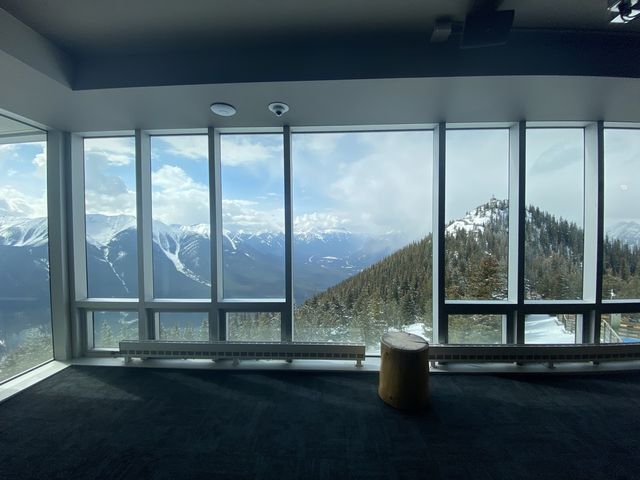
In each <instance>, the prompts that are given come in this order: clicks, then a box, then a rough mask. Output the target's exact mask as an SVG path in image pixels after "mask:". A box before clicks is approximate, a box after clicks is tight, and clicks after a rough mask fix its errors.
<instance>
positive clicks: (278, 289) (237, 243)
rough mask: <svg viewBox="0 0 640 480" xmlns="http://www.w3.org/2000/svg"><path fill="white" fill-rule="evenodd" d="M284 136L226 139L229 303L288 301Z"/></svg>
mask: <svg viewBox="0 0 640 480" xmlns="http://www.w3.org/2000/svg"><path fill="white" fill-rule="evenodd" d="M282 142H283V139H282V135H281V134H254V135H222V136H221V139H220V150H221V168H222V172H221V181H222V224H223V238H222V261H223V279H224V285H223V289H224V298H252V299H260V298H284V296H285V294H284V159H283V145H282Z"/></svg>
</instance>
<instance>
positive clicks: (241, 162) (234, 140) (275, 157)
mask: <svg viewBox="0 0 640 480" xmlns="http://www.w3.org/2000/svg"><path fill="white" fill-rule="evenodd" d="M220 148H221V156H222V164H223V166H225V167H238V166H245V165H255V164H261V163H265V164H272V165H274V166H276V167H279V168H282V145H281V144H273V145H272V144H269V143H268V142H265V141H264V139H263V138H261V137H260V135H224V136H222V140H221V146H220Z"/></svg>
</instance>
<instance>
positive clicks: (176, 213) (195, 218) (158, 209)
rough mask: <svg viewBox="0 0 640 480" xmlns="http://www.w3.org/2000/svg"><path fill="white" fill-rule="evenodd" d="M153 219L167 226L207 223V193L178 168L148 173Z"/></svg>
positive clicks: (206, 190) (201, 185)
mask: <svg viewBox="0 0 640 480" xmlns="http://www.w3.org/2000/svg"><path fill="white" fill-rule="evenodd" d="M151 182H152V185H153V193H152V198H153V205H152V209H153V218H154V219H157V220H160V221H161V222H164V223H167V224H180V225H194V224H199V223H209V190H208V188H207V186H206V185H204V184H202V183H198V182H196V181H195V180H194V179H193V178H191V177H190V176H189V175H187V174H186V173H185V171H184V170H182V169H181V168H180V167H176V166H174V165H164V166H162V167H161V168H159V169H158V170H156V171H155V172H153V173H152V176H151Z"/></svg>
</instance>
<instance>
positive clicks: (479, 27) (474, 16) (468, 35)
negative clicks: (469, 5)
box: [460, 10, 515, 48]
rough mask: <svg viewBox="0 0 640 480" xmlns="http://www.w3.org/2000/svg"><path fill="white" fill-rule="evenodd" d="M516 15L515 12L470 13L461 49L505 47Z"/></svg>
mask: <svg viewBox="0 0 640 480" xmlns="http://www.w3.org/2000/svg"><path fill="white" fill-rule="evenodd" d="M514 13H515V12H514V10H494V11H486V10H485V11H478V12H473V13H469V14H468V15H467V18H466V19H465V22H464V29H463V31H462V40H461V42H460V48H480V47H492V46H497V45H504V44H505V43H507V40H508V38H509V33H510V32H511V26H512V25H513V17H514Z"/></svg>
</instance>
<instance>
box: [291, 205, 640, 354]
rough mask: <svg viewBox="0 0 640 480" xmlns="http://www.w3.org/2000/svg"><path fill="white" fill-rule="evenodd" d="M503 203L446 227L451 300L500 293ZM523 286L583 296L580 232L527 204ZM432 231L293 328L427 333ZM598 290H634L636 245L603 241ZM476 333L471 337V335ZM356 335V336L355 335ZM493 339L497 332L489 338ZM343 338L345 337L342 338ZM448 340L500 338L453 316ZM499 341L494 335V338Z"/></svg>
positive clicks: (639, 257)
mask: <svg viewBox="0 0 640 480" xmlns="http://www.w3.org/2000/svg"><path fill="white" fill-rule="evenodd" d="M507 208H508V205H507V202H506V201H499V200H495V199H493V200H492V201H491V202H489V203H487V204H485V205H482V206H480V207H478V208H477V209H475V210H474V211H473V212H470V214H469V215H468V217H469V218H467V217H465V218H466V221H456V222H451V223H450V224H449V225H448V226H447V229H446V237H445V266H446V281H445V289H446V296H447V298H450V299H476V300H478V299H480V300H497V299H505V298H507V290H506V286H507V282H506V275H507V263H508V256H507V252H508V229H507V225H508V223H507V220H508V214H507V213H508V210H507ZM527 219H528V221H527V224H526V232H525V234H526V248H525V256H526V258H525V283H526V296H527V298H529V299H549V300H572V299H573V300H576V299H580V298H581V297H582V264H583V231H582V228H580V227H579V226H577V225H576V224H575V223H571V222H567V221H566V220H563V219H558V218H556V217H554V216H553V215H550V214H549V213H546V212H543V211H540V210H539V209H538V208H535V207H533V206H531V207H529V208H528V209H527ZM431 242H432V238H431V235H428V236H427V237H425V238H423V239H422V240H420V241H419V242H415V243H412V244H410V245H408V246H406V247H404V248H402V249H400V250H398V251H396V252H395V253H393V254H391V255H389V256H388V257H386V258H384V259H382V260H381V261H380V262H378V263H376V264H374V265H372V266H370V267H369V268H366V269H365V270H363V271H362V272H360V273H358V274H356V275H354V276H353V277H351V278H349V279H347V280H345V281H343V282H341V283H339V284H337V285H335V286H333V287H331V288H329V289H327V290H326V291H323V292H321V293H319V294H317V295H315V296H313V297H311V298H310V299H308V300H307V301H306V302H304V303H303V304H302V305H300V306H299V307H298V308H297V310H296V332H302V333H304V332H310V334H309V335H307V336H308V337H309V338H313V337H314V335H313V334H314V333H316V335H315V337H316V338H317V337H323V336H325V337H326V336H329V337H331V336H335V337H336V338H338V337H341V339H343V340H347V339H353V340H356V339H357V338H351V337H353V336H354V335H356V333H354V331H353V330H354V329H356V330H358V333H361V335H362V337H364V338H360V340H361V341H362V340H364V341H366V342H367V344H368V345H373V344H375V343H376V342H378V341H379V338H380V335H381V334H382V333H383V332H384V331H385V330H386V329H388V328H396V329H401V328H403V327H405V328H406V327H407V326H414V327H413V328H412V331H415V330H416V329H415V324H423V325H424V327H423V330H424V335H425V336H427V337H429V336H430V331H431V318H432V298H433V296H432V255H431ZM604 257H605V262H604V267H605V268H604V270H605V278H604V285H605V292H608V291H609V290H610V289H613V291H614V295H621V296H627V297H629V296H634V295H637V294H638V292H640V278H639V277H638V273H640V272H639V271H638V267H639V265H640V263H639V262H640V250H639V249H638V247H632V246H629V245H626V244H622V243H621V242H620V241H611V240H609V239H606V240H605V246H604ZM474 331H475V332H477V334H475V335H474V334H473V332H474ZM356 336H357V335H356ZM496 336H497V337H496ZM345 337H346V338H345ZM450 337H451V338H452V339H458V341H489V342H494V341H495V339H496V338H498V339H499V338H500V326H499V323H498V322H496V319H495V317H490V316H481V315H470V316H468V317H465V318H460V317H457V318H455V320H453V321H452V323H451V325H450ZM498 341H499V340H498Z"/></svg>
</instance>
